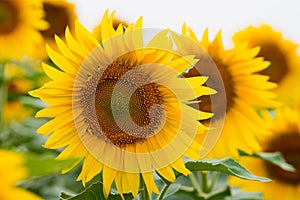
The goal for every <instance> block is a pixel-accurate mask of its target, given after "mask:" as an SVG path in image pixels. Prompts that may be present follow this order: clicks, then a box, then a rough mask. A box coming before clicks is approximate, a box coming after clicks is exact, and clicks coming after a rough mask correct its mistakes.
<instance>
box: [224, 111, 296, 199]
mask: <svg viewBox="0 0 300 200" xmlns="http://www.w3.org/2000/svg"><path fill="white" fill-rule="evenodd" d="M273 114H274V116H275V119H274V116H273V117H272V116H270V114H269V113H265V115H264V118H265V120H266V121H265V123H268V124H272V128H271V130H272V132H271V134H270V135H268V136H265V137H262V138H261V139H260V142H261V144H262V147H263V149H262V150H263V151H265V152H275V151H278V152H280V153H281V154H282V155H283V157H284V158H285V159H286V160H287V162H288V163H290V164H291V165H293V166H294V168H295V169H296V171H295V172H288V171H284V170H283V169H281V168H279V167H278V166H275V165H273V164H271V163H267V162H265V161H262V160H258V159H255V158H243V159H242V160H241V161H242V162H241V163H242V164H244V166H245V167H247V168H248V169H249V170H253V171H255V172H256V173H257V174H258V175H260V176H264V177H269V178H271V179H272V180H273V181H272V182H270V183H264V184H261V183H255V184H253V183H249V182H246V181H241V180H237V179H234V178H231V180H230V182H231V183H232V184H234V185H237V186H240V187H241V188H243V189H244V190H247V191H261V192H262V193H263V198H264V199H274V200H277V199H278V200H279V199H284V200H296V199H299V197H300V172H299V170H300V153H299V152H300V126H299V122H300V117H299V112H297V111H295V110H291V109H290V108H289V107H288V106H285V107H280V108H278V109H276V110H275V112H274V113H273Z"/></svg>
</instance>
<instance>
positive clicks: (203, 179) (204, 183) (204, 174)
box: [201, 172, 210, 193]
mask: <svg viewBox="0 0 300 200" xmlns="http://www.w3.org/2000/svg"><path fill="white" fill-rule="evenodd" d="M207 181H208V180H207V172H201V185H202V191H203V192H205V193H209V192H210V191H209V187H208V183H207Z"/></svg>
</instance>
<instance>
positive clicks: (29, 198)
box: [0, 150, 42, 200]
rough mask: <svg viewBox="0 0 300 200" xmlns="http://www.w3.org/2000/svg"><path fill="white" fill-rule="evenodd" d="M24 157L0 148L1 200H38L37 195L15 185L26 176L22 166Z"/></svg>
mask: <svg viewBox="0 0 300 200" xmlns="http://www.w3.org/2000/svg"><path fill="white" fill-rule="evenodd" d="M23 163H24V157H23V156H22V155H21V154H19V153H16V152H10V151H6V150H0V188H1V190H0V199H1V200H19V199H26V200H40V199H42V198H40V197H39V196H37V195H35V194H33V193H31V192H29V191H26V190H25V189H23V188H20V187H16V184H17V183H18V182H20V181H22V180H23V179H24V178H26V176H27V170H26V168H25V167H24V166H23Z"/></svg>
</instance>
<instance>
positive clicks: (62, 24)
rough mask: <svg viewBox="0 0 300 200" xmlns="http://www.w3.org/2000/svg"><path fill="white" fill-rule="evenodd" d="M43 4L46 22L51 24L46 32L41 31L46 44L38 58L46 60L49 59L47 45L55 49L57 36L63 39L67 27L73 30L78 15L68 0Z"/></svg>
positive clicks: (44, 0) (47, 1)
mask: <svg viewBox="0 0 300 200" xmlns="http://www.w3.org/2000/svg"><path fill="white" fill-rule="evenodd" d="M42 3H43V10H44V12H45V20H46V21H47V22H48V23H49V27H48V29H46V30H41V31H40V33H41V35H42V37H43V40H44V42H43V43H41V45H40V46H41V47H39V49H40V55H38V57H42V58H45V57H47V52H46V48H45V44H48V45H50V46H51V47H52V48H55V46H56V45H55V35H57V36H59V37H61V38H63V37H64V33H65V30H66V27H67V26H69V27H70V29H71V30H73V29H74V24H75V21H76V20H77V14H76V12H75V5H74V4H73V3H70V2H68V1H66V0H60V1H53V0H43V1H42ZM41 50H42V51H41Z"/></svg>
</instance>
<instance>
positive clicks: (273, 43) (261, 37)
mask: <svg viewBox="0 0 300 200" xmlns="http://www.w3.org/2000/svg"><path fill="white" fill-rule="evenodd" d="M233 40H234V42H235V43H241V42H247V44H248V46H249V47H256V46H259V47H260V51H259V53H258V55H257V56H258V57H264V58H265V60H267V61H270V62H271V64H270V66H269V67H268V68H266V69H264V70H262V71H260V72H259V74H262V75H268V76H270V81H272V82H275V83H277V84H278V87H277V88H276V89H274V91H275V92H276V93H277V94H278V98H279V99H280V100H282V101H284V102H285V103H293V102H294V101H295V97H298V98H299V92H296V90H290V86H291V85H294V86H296V87H297V86H298V85H300V79H299V77H300V57H299V56H298V55H297V48H298V45H297V44H295V43H292V42H291V41H289V40H285V39H284V38H283V36H282V34H281V33H280V32H277V31H275V30H273V29H272V28H271V27H270V26H268V25H262V26H260V27H253V26H250V27H248V28H246V29H245V30H243V31H240V32H238V33H236V34H235V35H234V37H233Z"/></svg>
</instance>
